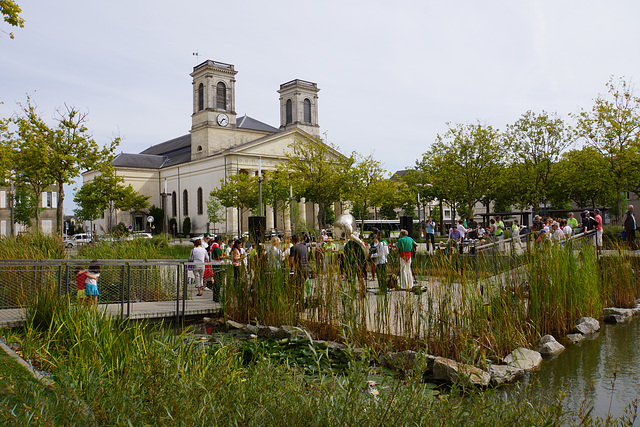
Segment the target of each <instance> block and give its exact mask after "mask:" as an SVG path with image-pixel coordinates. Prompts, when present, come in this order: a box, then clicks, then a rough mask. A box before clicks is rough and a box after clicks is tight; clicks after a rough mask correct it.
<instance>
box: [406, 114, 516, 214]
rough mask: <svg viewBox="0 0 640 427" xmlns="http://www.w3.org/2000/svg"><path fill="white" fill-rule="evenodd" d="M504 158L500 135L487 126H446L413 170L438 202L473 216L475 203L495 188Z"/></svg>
mask: <svg viewBox="0 0 640 427" xmlns="http://www.w3.org/2000/svg"><path fill="white" fill-rule="evenodd" d="M504 156H505V150H504V147H503V145H502V143H501V136H500V134H499V133H498V131H497V130H495V129H493V128H492V127H491V126H487V125H481V124H475V125H463V124H457V125H453V126H452V125H451V124H449V130H448V131H447V132H446V133H445V134H444V135H442V136H441V135H438V137H437V139H436V141H435V143H434V144H433V145H432V146H431V148H430V149H429V151H427V152H426V153H425V154H424V155H423V157H422V160H421V161H419V162H418V163H417V167H416V169H418V170H420V171H422V172H423V173H425V174H426V176H427V177H428V179H429V180H430V182H431V183H432V184H433V186H434V189H432V191H434V194H437V196H438V198H439V199H440V200H443V201H448V202H449V203H450V204H452V205H457V204H463V205H465V207H466V209H465V210H466V211H467V212H468V213H469V215H473V208H474V205H475V204H476V202H479V201H480V200H482V199H483V197H485V195H486V194H487V192H488V191H489V190H490V189H491V188H492V187H494V186H495V185H496V183H497V181H498V176H499V172H500V170H501V169H502V167H503V164H504V161H505V159H504Z"/></svg>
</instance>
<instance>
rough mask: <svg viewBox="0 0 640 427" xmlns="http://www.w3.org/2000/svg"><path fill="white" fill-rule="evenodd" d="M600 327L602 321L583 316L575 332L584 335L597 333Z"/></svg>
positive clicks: (577, 323) (575, 327)
mask: <svg viewBox="0 0 640 427" xmlns="http://www.w3.org/2000/svg"><path fill="white" fill-rule="evenodd" d="M599 329H600V322H598V321H597V320H596V319H594V318H593V317H581V318H580V320H578V321H577V322H576V324H575V326H574V332H578V333H580V334H582V335H591V334H595V333H596V332H598V330H599Z"/></svg>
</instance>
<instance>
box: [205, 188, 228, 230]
mask: <svg viewBox="0 0 640 427" xmlns="http://www.w3.org/2000/svg"><path fill="white" fill-rule="evenodd" d="M207 218H209V222H210V223H212V224H213V225H214V228H215V225H216V224H218V223H220V222H222V221H224V209H222V205H221V204H220V202H219V201H218V199H216V197H215V195H214V194H213V192H212V193H209V198H208V199H207Z"/></svg>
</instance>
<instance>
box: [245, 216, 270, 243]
mask: <svg viewBox="0 0 640 427" xmlns="http://www.w3.org/2000/svg"><path fill="white" fill-rule="evenodd" d="M266 229H267V217H266V216H250V217H249V239H250V240H251V241H252V242H264V232H265V230H266Z"/></svg>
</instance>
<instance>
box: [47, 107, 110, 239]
mask: <svg viewBox="0 0 640 427" xmlns="http://www.w3.org/2000/svg"><path fill="white" fill-rule="evenodd" d="M86 118H87V114H86V113H84V114H83V113H80V112H78V111H77V110H76V109H75V108H73V107H69V106H68V105H65V110H64V111H63V110H60V109H59V110H58V111H57V121H58V128H57V129H56V131H55V132H54V133H53V138H52V139H51V145H50V146H49V166H48V173H49V175H50V177H51V178H52V180H53V182H55V183H56V184H57V187H58V204H57V206H56V218H57V224H58V230H59V231H60V232H62V230H63V227H62V221H63V218H64V197H65V195H64V184H71V183H73V182H74V180H75V178H77V177H79V176H80V173H81V171H82V170H83V169H92V168H93V167H94V165H95V164H96V163H97V162H99V161H111V160H112V158H113V153H114V152H115V149H116V148H117V146H118V145H119V143H120V139H119V138H116V139H114V140H113V141H112V142H111V144H110V145H108V146H106V147H104V148H102V149H101V148H100V147H99V146H98V144H96V142H95V141H94V140H93V139H92V138H91V136H90V135H89V133H88V129H87V127H86V125H85V124H86Z"/></svg>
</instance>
